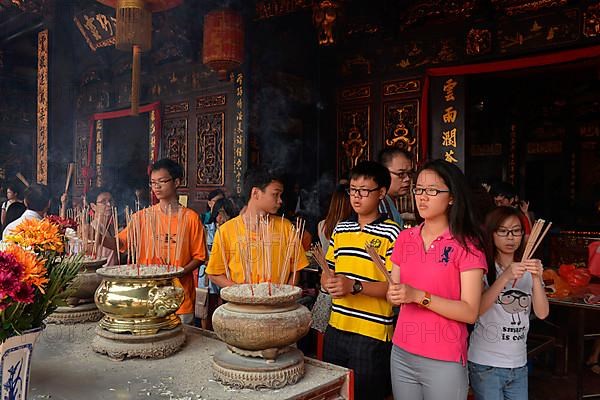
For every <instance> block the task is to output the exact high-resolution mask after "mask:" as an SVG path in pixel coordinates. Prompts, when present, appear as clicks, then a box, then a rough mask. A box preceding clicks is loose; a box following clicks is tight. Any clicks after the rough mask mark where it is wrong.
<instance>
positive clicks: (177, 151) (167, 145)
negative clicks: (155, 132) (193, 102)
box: [163, 117, 188, 188]
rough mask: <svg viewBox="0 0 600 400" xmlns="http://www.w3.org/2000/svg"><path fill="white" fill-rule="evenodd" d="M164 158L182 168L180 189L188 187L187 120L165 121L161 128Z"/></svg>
mask: <svg viewBox="0 0 600 400" xmlns="http://www.w3.org/2000/svg"><path fill="white" fill-rule="evenodd" d="M163 132H164V133H163V135H164V147H163V149H164V156H165V157H166V158H169V159H171V160H173V161H175V162H177V163H179V164H180V165H181V166H182V167H183V180H182V181H181V187H184V188H185V187H187V185H188V162H187V150H188V147H187V145H188V123H187V118H185V117H184V118H175V119H167V120H165V123H164V126H163Z"/></svg>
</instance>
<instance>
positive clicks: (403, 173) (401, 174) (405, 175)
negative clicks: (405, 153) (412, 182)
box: [388, 170, 413, 180]
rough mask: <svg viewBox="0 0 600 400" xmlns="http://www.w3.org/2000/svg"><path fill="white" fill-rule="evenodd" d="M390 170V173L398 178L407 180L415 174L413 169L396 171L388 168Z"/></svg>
mask: <svg viewBox="0 0 600 400" xmlns="http://www.w3.org/2000/svg"><path fill="white" fill-rule="evenodd" d="M388 171H390V174H392V175H394V176H397V177H398V178H400V179H401V180H405V179H406V178H409V179H410V178H412V176H413V172H412V171H406V170H405V171H399V172H395V171H392V170H388Z"/></svg>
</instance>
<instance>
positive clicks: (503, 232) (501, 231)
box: [496, 228, 525, 237]
mask: <svg viewBox="0 0 600 400" xmlns="http://www.w3.org/2000/svg"><path fill="white" fill-rule="evenodd" d="M509 233H510V234H511V235H513V236H523V234H524V233H525V231H524V230H523V228H514V229H506V228H500V229H498V230H497V231H496V235H498V236H501V237H506V236H508V234H509Z"/></svg>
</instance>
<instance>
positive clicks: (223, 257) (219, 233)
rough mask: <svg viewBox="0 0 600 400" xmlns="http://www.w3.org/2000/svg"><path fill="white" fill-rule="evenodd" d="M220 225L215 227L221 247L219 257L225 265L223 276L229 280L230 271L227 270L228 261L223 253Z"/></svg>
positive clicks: (223, 244) (223, 245)
mask: <svg viewBox="0 0 600 400" xmlns="http://www.w3.org/2000/svg"><path fill="white" fill-rule="evenodd" d="M220 228H221V227H217V237H218V238H219V247H220V248H221V258H222V259H223V265H224V266H225V276H226V277H227V279H229V280H231V273H230V272H229V261H228V260H227V256H226V254H225V243H224V242H223V236H221V229H220Z"/></svg>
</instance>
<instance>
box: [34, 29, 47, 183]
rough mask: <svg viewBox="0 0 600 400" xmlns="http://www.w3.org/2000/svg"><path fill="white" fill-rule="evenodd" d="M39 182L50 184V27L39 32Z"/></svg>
mask: <svg viewBox="0 0 600 400" xmlns="http://www.w3.org/2000/svg"><path fill="white" fill-rule="evenodd" d="M37 54H38V70H37V89H38V95H37V168H36V169H37V174H36V175H37V182H38V183H43V184H44V185H47V184H48V29H45V30H43V31H41V32H39V33H38V51H37Z"/></svg>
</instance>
